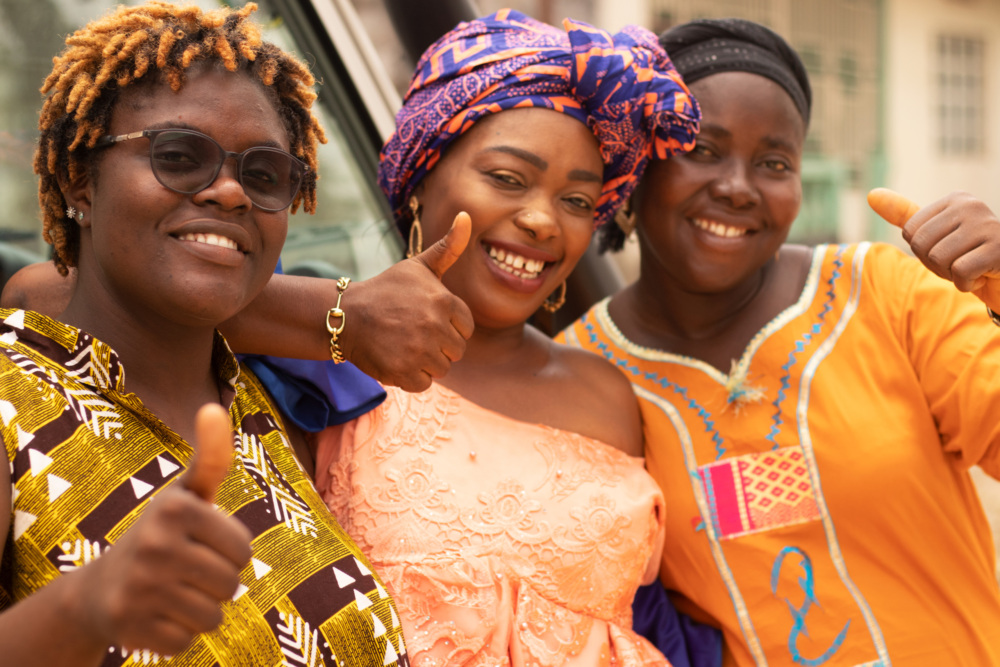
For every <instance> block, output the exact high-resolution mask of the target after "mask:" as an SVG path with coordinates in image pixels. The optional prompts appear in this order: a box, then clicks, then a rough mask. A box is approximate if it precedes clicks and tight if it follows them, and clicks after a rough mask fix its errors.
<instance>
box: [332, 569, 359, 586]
mask: <svg viewBox="0 0 1000 667" xmlns="http://www.w3.org/2000/svg"><path fill="white" fill-rule="evenodd" d="M333 574H334V575H335V576H336V577H337V585H338V586H340V587H341V588H345V587H347V586H350V585H351V584H353V583H354V582H355V579H354V577H352V576H351V575H349V574H347V573H346V572H344V571H343V570H340V569H337V568H333Z"/></svg>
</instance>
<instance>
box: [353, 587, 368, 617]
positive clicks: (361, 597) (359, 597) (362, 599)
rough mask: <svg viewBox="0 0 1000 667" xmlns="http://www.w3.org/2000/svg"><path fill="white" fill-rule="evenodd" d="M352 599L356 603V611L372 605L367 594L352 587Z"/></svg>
mask: <svg viewBox="0 0 1000 667" xmlns="http://www.w3.org/2000/svg"><path fill="white" fill-rule="evenodd" d="M354 600H355V602H357V603H358V611H361V610H363V609H368V607H370V606H372V601H371V600H369V599H368V596H367V595H365V594H364V593H362V592H361V591H359V590H358V589H356V588H355V589H354Z"/></svg>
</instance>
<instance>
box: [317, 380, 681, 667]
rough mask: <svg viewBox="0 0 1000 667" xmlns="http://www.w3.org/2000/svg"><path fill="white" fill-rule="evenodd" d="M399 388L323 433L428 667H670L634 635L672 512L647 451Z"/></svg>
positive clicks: (340, 507) (339, 508)
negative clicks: (637, 598) (634, 453)
mask: <svg viewBox="0 0 1000 667" xmlns="http://www.w3.org/2000/svg"><path fill="white" fill-rule="evenodd" d="M388 394H389V396H388V398H387V399H386V402H385V403H384V404H383V405H382V406H381V407H379V408H378V409H377V410H375V411H373V412H370V413H368V414H367V415H365V416H364V417H362V418H361V419H359V420H358V421H357V422H355V423H352V424H350V425H349V426H348V427H346V428H344V429H343V430H342V431H340V430H337V429H328V430H326V431H323V432H322V433H320V434H319V436H318V447H319V450H318V452H317V461H316V465H317V468H316V469H317V477H316V479H317V485H318V487H319V488H320V490H321V492H322V494H323V497H324V499H325V500H326V501H327V503H328V504H329V506H330V508H331V509H332V511H333V512H334V514H335V516H336V517H337V518H338V520H339V521H340V522H341V525H343V526H344V528H345V530H347V532H348V533H349V534H350V535H351V537H353V538H354V539H355V541H356V542H357V543H358V545H359V546H360V547H361V549H362V550H363V551H364V552H365V554H366V555H367V556H368V558H369V559H370V560H371V562H372V563H373V564H374V566H375V568H376V569H377V570H378V571H379V573H380V574H381V575H382V577H383V579H384V580H385V583H386V586H387V587H388V589H389V592H390V593H391V594H392V596H393V598H394V599H395V600H396V604H397V605H398V608H399V612H400V619H401V620H402V623H403V632H404V635H405V637H406V643H407V646H408V647H409V651H410V656H411V659H412V661H413V664H414V665H415V666H419V667H443V666H457V665H462V666H463V667H476V666H479V667H487V666H489V667H500V666H503V665H507V666H512V667H530V666H534V665H537V666H539V667H564V666H568V667H596V666H597V665H608V664H616V665H630V666H643V665H649V666H652V665H658V666H660V667H664V666H665V665H667V662H666V660H665V658H664V657H663V656H662V655H661V654H660V653H659V652H658V651H657V650H656V649H655V648H653V647H652V645H650V644H649V643H648V642H647V641H646V640H645V639H643V638H641V637H639V636H638V635H636V634H635V633H633V632H632V630H631V628H632V610H631V603H632V598H633V596H634V594H635V591H636V589H637V588H638V586H639V584H640V582H642V581H643V580H644V578H646V577H649V578H652V577H653V576H655V570H656V565H657V563H658V562H659V547H660V544H661V537H662V535H661V528H662V521H663V505H662V496H661V494H660V491H659V489H657V488H656V483H655V482H654V481H653V479H652V478H651V477H650V476H649V474H648V473H646V471H645V470H644V469H643V466H642V460H641V459H635V458H631V457H629V456H626V455H625V454H623V453H622V452H620V451H618V450H617V449H614V448H613V447H611V446H609V445H606V444H604V443H601V442H598V441H596V440H591V439H589V438H585V437H583V436H581V435H578V434H575V433H569V432H566V431H560V430H557V429H553V428H549V427H545V426H540V425H537V424H528V423H524V422H520V421H516V420H513V419H510V418H509V417H505V416H503V415H500V414H498V413H495V412H492V411H490V410H486V409H484V408H481V407H479V406H478V405H475V404H474V403H471V402H469V401H467V400H465V399H464V398H462V397H461V396H459V395H458V394H456V393H454V392H452V391H450V390H448V389H446V388H444V387H442V386H441V385H438V384H434V385H432V386H431V388H430V389H428V390H427V391H425V392H422V393H420V394H408V393H406V392H404V391H401V390H398V389H395V388H389V389H388ZM646 580H647V581H648V579H646ZM609 661H610V662H609Z"/></svg>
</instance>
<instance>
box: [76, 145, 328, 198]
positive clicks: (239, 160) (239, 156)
mask: <svg viewBox="0 0 1000 667" xmlns="http://www.w3.org/2000/svg"><path fill="white" fill-rule="evenodd" d="M166 132H179V133H181V134H187V135H192V136H195V137H199V138H201V139H206V140H208V141H209V142H211V143H212V144H214V145H215V146H216V147H217V148H218V149H219V155H221V156H222V159H221V160H219V161H218V163H217V164H216V165H215V171H214V172H213V173H212V178H211V179H209V180H208V182H207V183H205V185H203V186H201V187H200V188H198V189H196V190H181V189H178V188H175V187H174V186H172V185H169V184H167V183H164V182H163V179H162V178H161V177H160V173H159V171H157V169H156V165H155V163H154V161H153V150H152V149H153V142H155V141H156V137H157V136H159V135H161V134H164V133H166ZM141 137H146V138H148V139H149V148H150V150H149V168H150V169H151V170H152V172H153V176H155V177H156V180H157V181H158V182H159V183H160V185H162V186H163V187H165V188H167V189H168V190H170V191H171V192H176V193H178V194H182V195H193V194H197V193H199V192H201V191H202V190H205V189H206V188H208V187H209V186H210V185H212V183H214V182H215V180H216V179H217V178H218V177H219V173H220V172H221V171H222V165H223V164H225V162H226V160H228V159H229V158H233V159H234V160H236V179H237V180H238V181H239V184H240V187H242V188H243V192H244V193H246V196H247V198H249V199H250V201H251V202H252V203H253V205H254V206H256V207H257V208H259V209H260V210H262V211H267V212H268V213H277V212H278V211H283V210H285V209H286V208H288V207H289V206H291V205H292V202H293V201H295V197H296V196H297V195H298V194H299V190H301V188H302V182H303V180H304V179H305V175H306V174H307V173H309V165H307V164H306V163H305V162H303V161H302V160H300V159H299V158H297V157H295V156H294V155H292V154H291V153H289V152H288V151H285V150H282V149H280V148H275V147H273V146H251V147H250V148H248V149H246V150H245V151H243V152H241V153H234V152H233V151H227V150H226V149H225V148H223V147H222V146H221V145H220V144H219V142H218V141H216V140H215V139H213V138H212V137H210V136H208V135H207V134H205V133H203V132H199V131H197V130H189V129H188V128H184V127H168V128H163V129H157V130H140V131H138V132H131V133H129V134H119V135H117V136H114V135H110V134H107V135H105V136H103V137H101V138H100V139H98V140H97V143H96V144H94V148H106V147H108V146H112V145H114V144H117V143H121V142H123V141H128V140H130V139H139V138H141ZM252 151H267V152H270V153H280V154H282V155H285V156H287V157H289V158H291V159H292V161H293V162H295V163H296V164H298V165H299V167H300V168H301V173H300V174H299V182H298V183H297V184H296V186H295V188H294V189H293V190H292V194H291V197H290V198H289V199H288V203H286V204H285V205H284V206H280V207H278V208H270V207H267V206H261V205H260V204H259V203H257V202H256V201H254V198H253V196H252V195H251V189H248V188H247V186H246V185H245V184H244V183H243V158H244V157H245V156H246V154H247V153H250V152H252Z"/></svg>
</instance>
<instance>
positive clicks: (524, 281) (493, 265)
mask: <svg viewBox="0 0 1000 667" xmlns="http://www.w3.org/2000/svg"><path fill="white" fill-rule="evenodd" d="M490 248H495V249H497V250H502V251H503V252H504V253H505V254H514V255H519V256H521V257H523V258H525V259H528V260H534V261H540V262H544V266H543V267H542V269H541V271H539V272H538V275H537V276H535V277H534V278H524V277H520V276H516V275H514V274H513V273H510V272H508V271H507V270H505V269H502V268H500V267H499V266H497V262H496V260H495V259H493V258H492V257H491V256H490ZM479 250H480V252H481V253H482V255H483V261H484V262H485V263H486V265H487V266H488V267H489V269H490V271H491V272H492V273H493V275H494V276H495V277H496V278H497V279H498V280H499V281H500V282H502V283H503V284H505V285H506V286H507V287H509V288H510V289H512V290H514V291H516V292H523V293H526V294H530V293H534V292H537V291H538V290H539V289H540V288H541V287H542V286H543V285H544V284H545V279H546V278H547V277H548V274H549V273H550V272H551V271H552V268H553V266H554V265H555V262H557V261H558V258H557V257H556V256H555V255H553V254H552V253H550V252H546V251H544V250H539V249H538V248H531V247H528V246H524V245H521V244H515V243H505V242H502V241H488V240H483V241H480V242H479Z"/></svg>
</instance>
